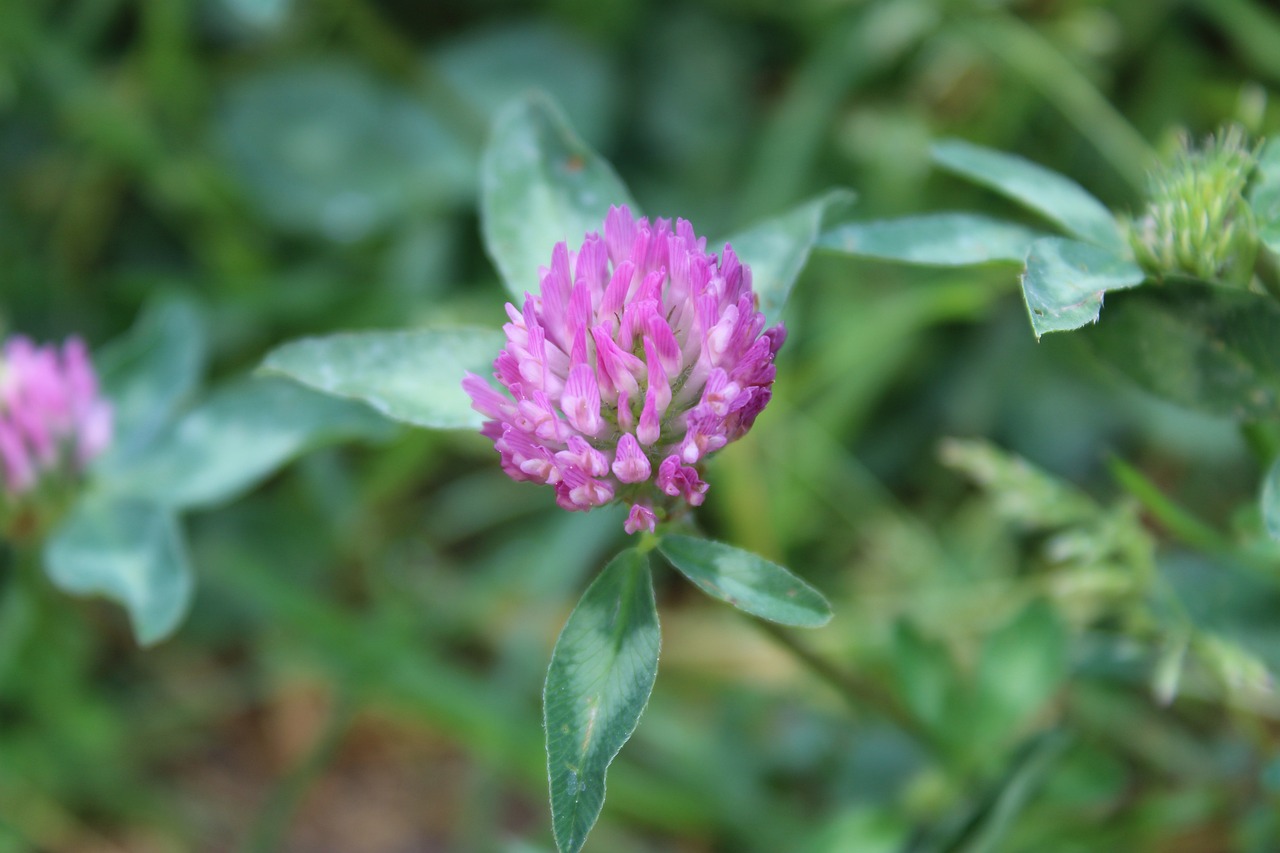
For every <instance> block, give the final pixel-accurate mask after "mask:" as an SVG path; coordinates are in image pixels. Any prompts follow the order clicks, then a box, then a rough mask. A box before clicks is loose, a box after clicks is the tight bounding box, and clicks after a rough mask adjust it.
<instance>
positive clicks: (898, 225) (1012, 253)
mask: <svg viewBox="0 0 1280 853" xmlns="http://www.w3.org/2000/svg"><path fill="white" fill-rule="evenodd" d="M1044 236H1046V235H1045V234H1043V233H1042V232H1038V231H1033V230H1031V229H1030V228H1026V227H1024V226H1022V225H1018V224H1016V223H1014V222H1004V221H1002V220H999V219H992V218H990V217H988V216H982V215H981V214H977V213H928V214H924V215H922V216H904V217H902V218H901V219H881V220H878V221H874V222H846V223H844V224H843V225H837V226H835V227H834V228H832V229H830V230H829V231H827V232H826V233H824V234H823V235H822V239H821V240H819V241H818V245H819V246H820V247H822V248H824V249H830V250H833V251H836V252H843V253H844V254H847V255H859V256H862V257H868V258H881V259H883V260H888V261H902V262H904V263H909V264H926V265H930V266H941V267H964V266H970V265H973V264H985V263H990V262H993V261H1007V262H1011V263H1018V264H1020V263H1022V262H1023V261H1025V260H1026V258H1027V252H1028V251H1029V250H1030V248H1031V244H1032V243H1033V242H1035V241H1036V240H1038V239H1040V238H1041V237H1044Z"/></svg>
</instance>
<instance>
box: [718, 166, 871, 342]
mask: <svg viewBox="0 0 1280 853" xmlns="http://www.w3.org/2000/svg"><path fill="white" fill-rule="evenodd" d="M855 197H856V196H855V195H854V194H853V193H852V192H850V191H849V190H844V189H838V190H832V191H831V192H828V193H826V194H824V195H821V196H819V197H818V198H815V199H812V200H811V201H807V202H805V203H804V204H801V205H800V206H798V207H796V208H793V209H792V210H790V211H788V212H786V213H784V214H782V215H781V216H776V217H774V218H773V219H770V220H767V221H765V222H761V223H760V224H759V225H756V226H754V227H752V228H750V229H748V230H746V231H743V232H740V233H738V234H735V235H734V236H733V237H730V238H729V239H728V240H727V241H726V242H728V243H729V244H730V245H732V246H733V250H734V252H736V253H737V255H738V257H739V258H740V259H741V260H742V262H743V263H744V264H746V265H747V266H749V267H751V281H752V288H753V289H754V290H755V292H756V295H757V296H758V297H760V310H761V311H763V312H764V314H765V316H766V317H768V318H769V322H776V321H777V319H778V315H779V314H780V313H781V312H782V308H783V306H784V305H786V304H787V297H789V296H790V295H791V288H792V286H794V285H795V283H796V278H798V277H799V275H800V272H801V270H803V269H804V265H805V263H806V262H808V260H809V252H810V251H811V250H812V249H813V247H814V245H815V244H816V243H817V242H818V236H819V234H821V233H822V228H823V223H824V221H825V220H826V219H827V217H828V216H830V215H832V214H834V213H836V212H838V211H841V210H843V209H845V208H847V207H848V206H849V205H851V204H853V200H854V198H855Z"/></svg>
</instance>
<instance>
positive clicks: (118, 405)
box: [94, 298, 206, 461]
mask: <svg viewBox="0 0 1280 853" xmlns="http://www.w3.org/2000/svg"><path fill="white" fill-rule="evenodd" d="M205 349H206V344H205V333H204V324H203V323H202V322H201V320H200V315H199V313H198V311H197V310H196V307H195V305H194V304H193V303H191V302H189V301H187V300H185V299H177V298H166V299H161V300H157V301H154V302H152V303H150V304H149V305H148V306H147V308H146V310H145V311H144V312H143V314H142V316H141V317H140V318H139V319H138V320H137V322H136V323H134V325H133V327H132V328H131V329H129V331H128V333H127V334H126V335H124V337H122V338H119V339H118V340H115V341H112V342H111V343H110V344H108V345H107V346H106V347H105V348H104V349H103V350H102V352H100V353H98V354H97V355H96V356H95V358H94V362H95V364H97V366H98V373H99V375H100V376H101V378H102V389H103V393H104V394H105V395H106V396H107V397H108V399H110V400H111V406H112V414H113V421H114V433H115V436H114V440H113V442H112V447H111V451H110V454H111V456H112V457H118V458H124V457H128V456H130V455H132V454H134V453H137V452H138V451H139V450H140V449H141V448H144V447H146V446H147V445H148V444H149V443H150V442H151V441H152V440H153V439H154V438H155V437H156V435H157V434H158V433H159V432H160V430H161V429H163V428H164V426H165V425H166V424H167V423H168V422H169V419H170V418H172V417H173V414H174V412H175V411H177V409H178V407H179V406H181V405H182V404H183V403H184V402H186V400H187V398H188V397H189V396H190V395H191V394H192V392H193V391H194V390H195V388H196V386H197V385H199V383H200V377H201V374H202V373H203V372H204V364H205ZM104 461H105V460H104Z"/></svg>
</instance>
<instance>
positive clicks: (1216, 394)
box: [1085, 281, 1280, 420]
mask: <svg viewBox="0 0 1280 853" xmlns="http://www.w3.org/2000/svg"><path fill="white" fill-rule="evenodd" d="M1085 339H1086V340H1087V341H1088V342H1089V343H1090V344H1091V345H1092V346H1093V348H1094V350H1095V351H1096V352H1097V353H1098V355H1099V356H1100V357H1101V358H1103V359H1104V360H1105V361H1107V362H1108V363H1110V364H1111V365H1112V366H1114V367H1115V368H1116V369H1117V370H1119V371H1120V372H1121V373H1122V374H1124V375H1125V376H1127V377H1129V378H1130V379H1131V380H1133V381H1134V382H1136V383H1137V384H1138V385H1139V386H1141V387H1142V388H1145V389H1146V390H1148V391H1150V392H1151V393H1153V394H1155V395H1156V396H1159V397H1163V398H1165V399H1166V400H1169V401H1171V402H1174V403H1178V404H1180V405H1183V406H1187V407H1189V408H1192V409H1196V410H1199V411H1202V412H1208V413H1209V414H1212V415H1218V416H1222V417H1229V418H1234V419H1237V420H1267V419H1274V418H1277V417H1280V347H1277V346H1276V341H1280V304H1277V303H1276V301H1275V300H1274V299H1272V298H1271V297H1268V296H1260V295H1257V294H1253V293H1249V292H1247V291H1242V290H1236V289H1233V288H1225V287H1215V286H1213V285H1210V284H1202V283H1197V282H1190V281H1179V282H1177V283H1176V284H1170V285H1167V286H1163V287H1144V288H1142V289H1140V290H1136V291H1133V292H1132V293H1126V294H1121V295H1119V296H1118V297H1117V298H1116V299H1115V300H1114V301H1113V302H1112V303H1110V304H1109V305H1108V306H1107V321H1106V322H1105V323H1099V324H1098V325H1097V326H1095V327H1093V328H1091V329H1089V330H1088V333H1087V334H1086V335H1085Z"/></svg>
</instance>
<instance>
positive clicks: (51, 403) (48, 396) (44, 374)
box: [0, 335, 111, 496]
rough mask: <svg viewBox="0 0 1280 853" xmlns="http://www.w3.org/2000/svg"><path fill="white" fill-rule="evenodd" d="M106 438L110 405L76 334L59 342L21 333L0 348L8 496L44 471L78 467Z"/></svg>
mask: <svg viewBox="0 0 1280 853" xmlns="http://www.w3.org/2000/svg"><path fill="white" fill-rule="evenodd" d="M110 443H111V406H110V404H109V403H107V401H106V400H105V399H103V398H102V396H101V395H100V394H99V393H98V378H97V375H96V374H95V373H94V370H93V364H92V363H91V362H90V361H89V353H88V350H86V349H85V345H84V342H83V341H81V340H80V339H79V338H75V337H73V338H68V339H67V341H66V342H65V343H64V344H63V345H62V347H61V349H59V348H58V347H56V346H54V345H52V344H49V345H46V346H40V347H37V346H36V345H35V344H33V343H32V342H31V341H30V340H29V339H27V338H25V337H22V336H20V335H15V336H14V337H11V338H9V339H8V340H7V341H5V343H4V347H3V350H2V351H0V481H2V482H3V485H4V491H5V492H6V493H7V494H8V495H10V496H16V495H21V494H23V493H25V492H28V491H31V490H32V489H33V488H34V487H35V486H36V485H37V484H38V483H39V481H40V478H41V477H42V476H44V475H45V474H46V473H50V472H67V471H69V472H70V473H72V474H79V473H80V472H82V471H83V470H84V468H85V466H87V465H88V464H89V462H90V461H91V460H93V459H94V457H96V456H98V454H100V453H102V451H103V450H105V449H106V448H107V446H108V445H109V444H110Z"/></svg>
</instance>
